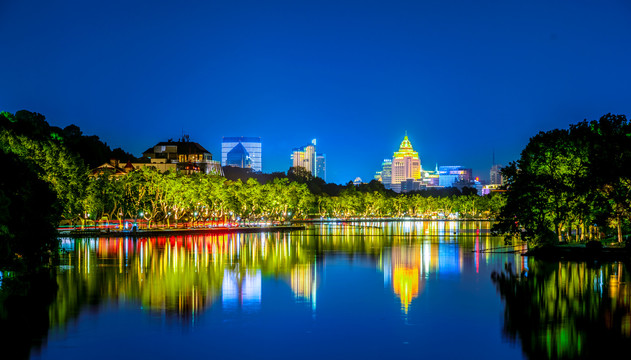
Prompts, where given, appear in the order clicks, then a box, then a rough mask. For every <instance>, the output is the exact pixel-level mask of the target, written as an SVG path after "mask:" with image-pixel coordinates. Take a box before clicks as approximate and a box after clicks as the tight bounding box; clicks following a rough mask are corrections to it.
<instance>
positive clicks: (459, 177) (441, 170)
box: [438, 165, 473, 187]
mask: <svg viewBox="0 0 631 360" xmlns="http://www.w3.org/2000/svg"><path fill="white" fill-rule="evenodd" d="M438 175H439V178H438V185H440V186H444V187H450V186H453V185H454V183H456V182H471V181H472V180H473V171H472V170H471V169H466V168H464V167H463V166H459V165H455V166H440V167H438Z"/></svg>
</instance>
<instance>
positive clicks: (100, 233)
mask: <svg viewBox="0 0 631 360" xmlns="http://www.w3.org/2000/svg"><path fill="white" fill-rule="evenodd" d="M304 229H305V227H304V226H300V225H280V226H241V227H213V228H193V229H191V228H184V229H151V230H142V229H141V230H137V231H105V230H98V229H87V230H73V231H65V232H64V231H60V232H59V236H58V237H60V238H62V237H70V238H75V239H76V238H89V237H132V238H141V237H146V236H172V235H191V234H209V233H256V232H288V231H295V230H304Z"/></svg>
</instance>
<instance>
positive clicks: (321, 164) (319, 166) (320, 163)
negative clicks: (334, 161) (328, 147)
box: [316, 154, 326, 182]
mask: <svg viewBox="0 0 631 360" xmlns="http://www.w3.org/2000/svg"><path fill="white" fill-rule="evenodd" d="M316 177H319V178H320V179H322V180H324V181H325V182H326V154H317V155H316Z"/></svg>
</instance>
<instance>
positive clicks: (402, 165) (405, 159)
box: [382, 134, 421, 193]
mask: <svg viewBox="0 0 631 360" xmlns="http://www.w3.org/2000/svg"><path fill="white" fill-rule="evenodd" d="M382 172H383V170H382ZM408 179H411V181H412V182H419V183H420V181H421V160H420V159H419V157H418V153H417V152H416V151H414V149H413V148H412V143H411V142H410V140H409V139H408V136H407V134H406V135H405V137H404V138H403V141H402V142H401V145H400V146H399V151H396V152H395V153H394V156H393V157H392V180H391V181H392V182H391V188H392V190H394V191H396V192H399V193H400V192H402V191H403V190H404V189H403V188H402V185H401V184H402V183H403V182H407V180H408ZM406 187H409V186H406Z"/></svg>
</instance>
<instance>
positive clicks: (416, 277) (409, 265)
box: [381, 243, 462, 314]
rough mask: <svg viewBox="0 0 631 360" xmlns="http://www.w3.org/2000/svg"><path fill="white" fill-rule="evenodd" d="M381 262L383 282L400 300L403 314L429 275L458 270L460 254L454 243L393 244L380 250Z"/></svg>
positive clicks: (453, 272) (449, 273) (435, 275)
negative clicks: (389, 248)
mask: <svg viewBox="0 0 631 360" xmlns="http://www.w3.org/2000/svg"><path fill="white" fill-rule="evenodd" d="M381 265H382V270H383V276H384V283H385V285H389V284H391V285H392V290H393V291H394V293H395V294H396V295H397V296H398V297H399V299H400V300H401V308H402V310H403V311H404V312H405V313H406V314H407V312H408V309H409V306H410V304H411V303H412V300H414V299H415V298H416V297H418V295H419V294H420V293H421V292H422V291H423V289H424V287H425V282H426V281H427V279H429V278H430V276H432V277H437V276H439V275H442V276H449V275H451V274H458V273H460V271H461V270H462V254H460V252H459V251H458V247H457V246H456V245H454V244H445V243H425V244H421V245H401V246H393V247H392V249H391V251H390V253H388V252H384V254H383V257H382V264H381Z"/></svg>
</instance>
